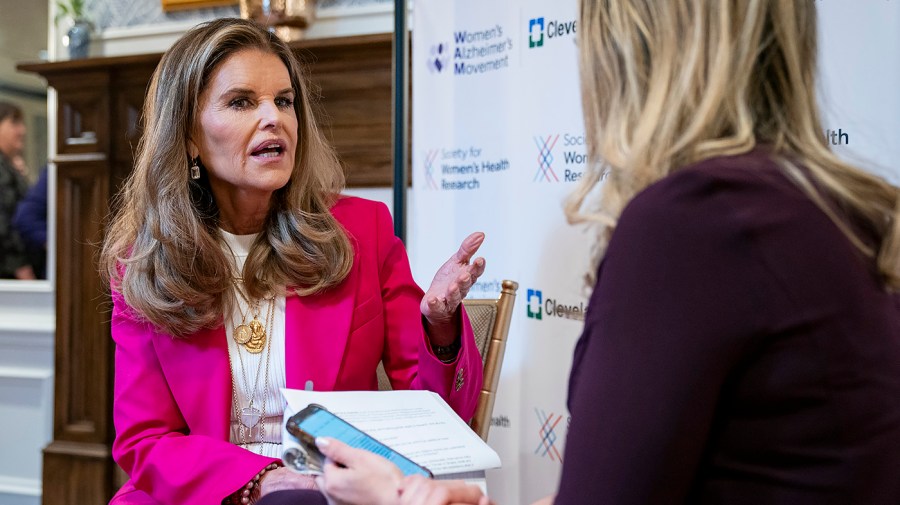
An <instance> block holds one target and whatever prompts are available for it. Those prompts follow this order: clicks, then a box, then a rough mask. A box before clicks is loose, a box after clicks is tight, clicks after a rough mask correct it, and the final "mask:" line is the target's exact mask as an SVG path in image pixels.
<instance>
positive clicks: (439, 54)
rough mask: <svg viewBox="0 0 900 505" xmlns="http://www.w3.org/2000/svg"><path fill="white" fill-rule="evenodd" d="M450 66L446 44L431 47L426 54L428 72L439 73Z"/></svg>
mask: <svg viewBox="0 0 900 505" xmlns="http://www.w3.org/2000/svg"><path fill="white" fill-rule="evenodd" d="M449 64H450V45H449V44H447V43H446V42H441V43H440V44H437V45H433V46H431V51H430V52H429V54H428V70H430V71H431V72H433V73H437V74H439V73H441V72H443V71H444V69H445V68H447V66H448V65H449Z"/></svg>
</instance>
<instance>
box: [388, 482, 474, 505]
mask: <svg viewBox="0 0 900 505" xmlns="http://www.w3.org/2000/svg"><path fill="white" fill-rule="evenodd" d="M400 493H401V494H400V502H401V504H403V505H407V504H409V505H412V504H416V505H448V504H451V503H452V504H470V505H481V499H482V498H483V497H484V496H483V494H482V492H481V489H480V488H479V487H478V486H473V485H469V484H466V483H465V482H462V481H435V480H431V479H426V478H425V477H422V476H421V475H411V476H408V477H406V478H404V480H403V482H402V484H401V487H400Z"/></svg>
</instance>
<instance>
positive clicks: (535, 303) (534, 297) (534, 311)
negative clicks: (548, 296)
mask: <svg viewBox="0 0 900 505" xmlns="http://www.w3.org/2000/svg"><path fill="white" fill-rule="evenodd" d="M526 303H527V305H526V306H525V310H526V311H527V314H528V317H529V318H531V319H537V320H541V319H543V313H542V312H541V306H542V305H543V304H544V293H542V292H541V290H539V289H529V290H528V298H527V300H526Z"/></svg>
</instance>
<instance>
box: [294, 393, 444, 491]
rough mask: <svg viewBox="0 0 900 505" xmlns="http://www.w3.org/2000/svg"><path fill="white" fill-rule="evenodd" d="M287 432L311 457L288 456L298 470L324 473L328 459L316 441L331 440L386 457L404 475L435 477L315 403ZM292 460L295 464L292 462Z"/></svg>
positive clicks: (296, 415) (303, 411) (305, 410)
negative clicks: (324, 466)
mask: <svg viewBox="0 0 900 505" xmlns="http://www.w3.org/2000/svg"><path fill="white" fill-rule="evenodd" d="M287 431H288V433H290V434H291V435H293V436H294V437H296V438H297V440H298V441H299V442H300V445H301V446H303V448H304V449H305V450H306V453H307V454H305V455H304V454H297V453H296V452H295V453H292V454H290V455H289V454H288V453H285V458H284V459H285V463H287V464H288V466H291V467H294V468H297V467H298V464H303V465H304V466H306V467H307V469H309V470H310V471H312V472H313V473H315V472H316V471H319V472H320V471H321V468H322V462H323V461H324V460H325V457H324V456H323V455H322V453H321V452H319V448H318V447H316V437H330V438H334V439H336V440H340V441H341V442H343V443H345V444H347V445H349V446H351V447H356V448H358V449H365V450H367V451H369V452H373V453H375V454H378V455H379V456H382V457H384V458H385V459H387V460H388V461H390V462H391V463H393V464H395V465H397V467H398V468H400V471H401V472H403V474H404V475H424V476H426V477H434V475H433V474H432V473H431V471H430V470H428V469H427V468H425V467H424V466H422V465H419V464H417V463H415V462H414V461H412V460H411V459H409V458H407V457H406V456H404V455H402V454H400V453H399V452H397V451H395V450H393V449H391V448H390V447H388V446H386V445H384V444H383V443H381V442H379V441H378V440H375V439H374V438H372V437H371V436H369V435H368V434H366V433H365V432H363V431H362V430H360V429H359V428H357V427H355V426H353V425H352V424H350V423H348V422H347V421H345V420H343V419H341V418H340V417H338V416H337V415H335V414H333V413H332V412H329V411H328V410H327V409H325V407H323V406H321V405H317V404H315V403H311V404H310V405H309V406H308V407H306V408H305V409H303V410H301V411H300V412H298V413H296V414H294V415H293V416H291V417H290V418H289V419H288V421H287ZM289 458H292V460H291V461H288V459H289ZM293 458H299V459H293Z"/></svg>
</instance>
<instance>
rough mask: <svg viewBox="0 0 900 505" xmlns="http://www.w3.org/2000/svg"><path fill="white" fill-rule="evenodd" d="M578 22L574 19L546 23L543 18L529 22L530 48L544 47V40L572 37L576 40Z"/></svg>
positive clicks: (554, 20) (532, 19)
mask: <svg viewBox="0 0 900 505" xmlns="http://www.w3.org/2000/svg"><path fill="white" fill-rule="evenodd" d="M577 24H578V22H577V21H576V20H574V19H571V20H568V21H565V20H556V19H553V20H550V21H545V20H544V18H543V17H539V18H531V19H529V20H528V47H529V48H531V49H534V48H537V47H543V46H544V38H545V37H546V39H547V41H548V42H549V41H550V40H552V39H561V38H564V37H571V38H572V39H573V40H574V36H575V32H576V31H577V28H578V26H577Z"/></svg>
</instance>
